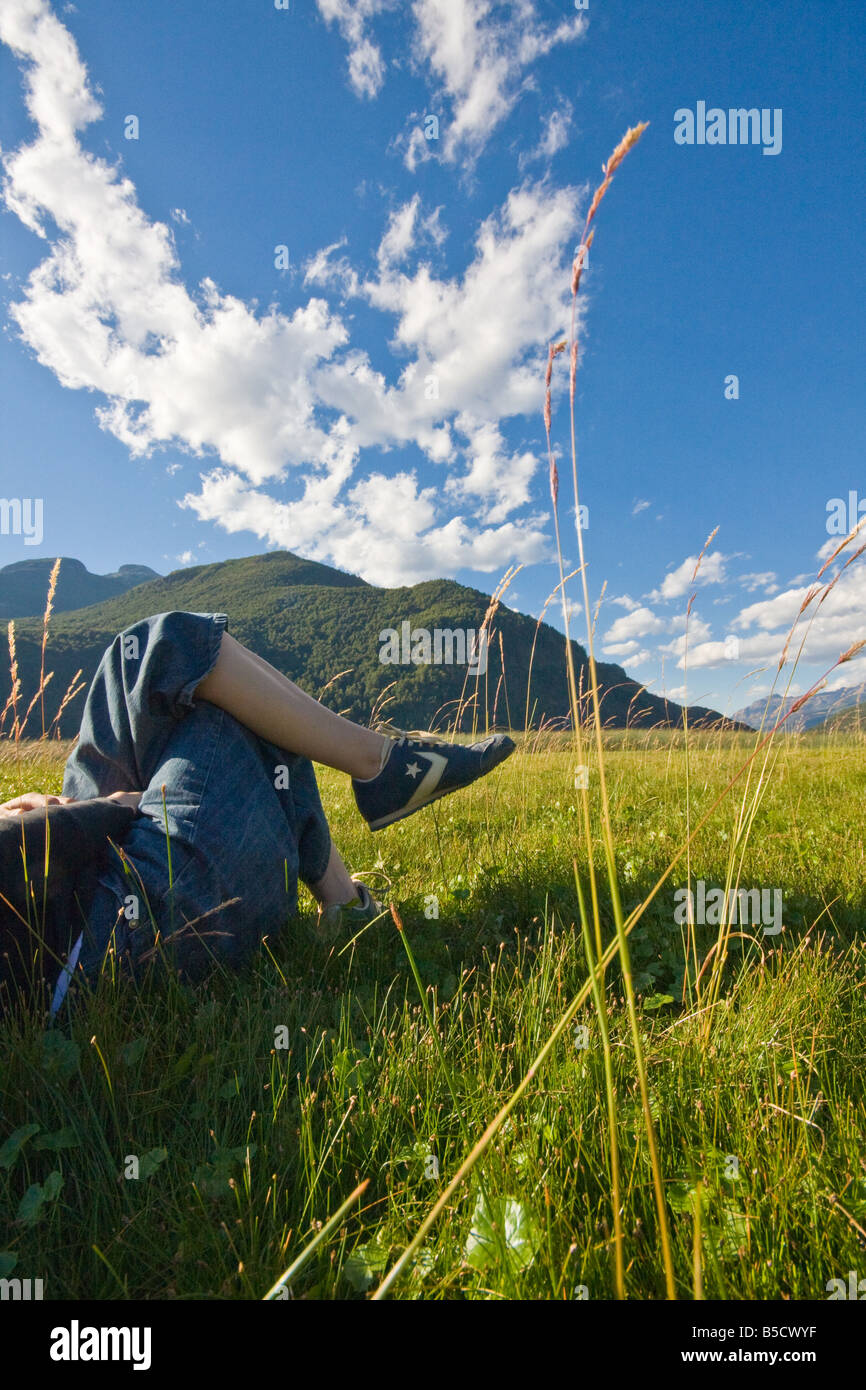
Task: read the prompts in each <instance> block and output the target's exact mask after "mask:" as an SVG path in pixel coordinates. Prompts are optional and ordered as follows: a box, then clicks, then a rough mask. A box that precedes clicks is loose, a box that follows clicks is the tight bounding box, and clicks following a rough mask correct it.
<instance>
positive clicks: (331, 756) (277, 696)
mask: <svg viewBox="0 0 866 1390" xmlns="http://www.w3.org/2000/svg"><path fill="white" fill-rule="evenodd" d="M195 693H196V696H197V697H198V698H200V699H202V700H209V701H210V703H211V704H212V705H218V706H219V708H220V709H224V710H225V711H226V712H227V713H228V714H231V715H233V716H234V718H235V719H237V720H238V722H239V723H241V724H244V725H246V727H247V728H248V729H251V730H252V732H253V733H254V734H258V736H259V738H263V739H266V740H267V741H268V743H275V744H276V745H277V747H278V748H285V749H286V751H287V752H289V753H298V754H299V755H300V756H301V757H304V758H310V759H312V760H313V761H315V762H318V763H324V765H325V766H326V767H333V768H336V769H337V771H338V772H347V773H348V774H349V776H350V777H358V778H361V779H366V778H370V777H375V776H376V774H377V773H378V772H379V770H380V768H381V766H382V759H383V757H384V754H385V751H386V749H387V748H388V746H389V745H390V743H391V740H390V739H388V738H385V737H384V735H382V734H377V733H375V732H374V731H373V730H372V729H364V728H362V726H361V725H360V724H353V723H352V722H351V720H349V719H343V718H342V717H341V716H340V715H339V714H334V712H333V710H329V709H326V708H325V706H324V705H321V704H319V701H318V700H314V699H313V697H312V696H311V695H307V694H306V693H305V692H304V691H303V690H301V688H300V687H299V686H297V685H295V683H294V681H290V680H289V679H288V677H287V676H283V675H280V672H279V671H277V670H275V669H274V667H273V666H271V665H270V664H269V663H268V662H267V661H263V660H262V658H261V657H259V656H256V655H255V654H254V653H253V652H251V651H249V650H248V649H247V648H246V647H244V646H242V644H241V643H240V642H236V641H235V639H234V637H232V636H231V635H230V633H228V632H224V633H223V636H222V641H221V643H220V652H219V656H218V657H217V660H216V665H215V666H214V668H213V670H212V671H211V672H210V674H209V675H207V676H205V678H204V680H203V681H201V683H200V684H199V685H198V687H197V689H196V692H195ZM341 862H342V861H341Z"/></svg>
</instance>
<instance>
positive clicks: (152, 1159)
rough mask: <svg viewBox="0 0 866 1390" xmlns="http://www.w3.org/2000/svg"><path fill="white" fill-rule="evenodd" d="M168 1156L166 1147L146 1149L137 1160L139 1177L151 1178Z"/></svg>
mask: <svg viewBox="0 0 866 1390" xmlns="http://www.w3.org/2000/svg"><path fill="white" fill-rule="evenodd" d="M167 1158H168V1149H148V1151H147V1153H145V1154H142V1155H141V1158H140V1159H139V1162H138V1176H139V1178H151V1177H153V1174H154V1173H155V1172H156V1170H157V1168H158V1167H159V1165H160V1164H161V1163H165V1160H166V1159H167Z"/></svg>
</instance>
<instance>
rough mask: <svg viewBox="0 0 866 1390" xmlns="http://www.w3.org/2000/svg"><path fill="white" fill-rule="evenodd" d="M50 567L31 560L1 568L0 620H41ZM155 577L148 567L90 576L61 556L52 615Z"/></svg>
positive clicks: (51, 562)
mask: <svg viewBox="0 0 866 1390" xmlns="http://www.w3.org/2000/svg"><path fill="white" fill-rule="evenodd" d="M54 564H55V560H51V559H41V558H39V559H35V558H34V559H32V560H17V561H16V562H15V563H14V564H12V565H4V566H3V568H2V569H0V618H2V619H9V618H26V617H41V616H42V614H43V613H44V612H45V600H46V597H47V595H48V577H49V575H50V574H51V570H52V568H53V566H54ZM159 577H160V576H159V575H158V574H157V572H156V570H152V569H151V568H150V566H149V565H121V566H120V569H119V570H117V571H116V573H115V574H91V572H90V570H89V569H87V567H86V565H83V564H82V563H81V561H80V560H73V559H71V558H70V557H69V556H68V555H64V556H62V557H61V560H60V573H59V575H58V576H57V590H56V593H55V595H54V612H55V613H67V612H71V611H73V610H74V609H76V608H86V607H88V606H89V605H90V604H93V603H101V602H102V601H103V600H104V599H107V598H114V597H115V596H116V595H117V594H123V593H126V592H127V590H128V589H132V588H134V587H135V586H136V585H137V584H146V583H148V581H149V580H151V579H159Z"/></svg>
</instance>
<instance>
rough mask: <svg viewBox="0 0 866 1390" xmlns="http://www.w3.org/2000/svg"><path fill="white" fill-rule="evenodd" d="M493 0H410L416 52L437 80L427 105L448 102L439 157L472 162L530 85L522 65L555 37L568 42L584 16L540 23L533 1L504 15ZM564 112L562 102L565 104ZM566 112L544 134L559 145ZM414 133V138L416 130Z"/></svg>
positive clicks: (412, 148)
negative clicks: (429, 102)
mask: <svg viewBox="0 0 866 1390" xmlns="http://www.w3.org/2000/svg"><path fill="white" fill-rule="evenodd" d="M503 9H504V7H503V6H501V5H494V4H492V3H491V0H414V3H413V5H412V13H413V16H414V19H415V24H416V33H415V38H414V49H413V51H414V55H415V58H416V61H417V62H418V63H419V65H423V66H425V67H427V68H428V69H429V71H430V73H431V74H432V76H433V78H434V81H435V83H436V87H435V89H434V96H433V104H434V106H435V105H436V104H437V103H438V104H440V105H442V106H445V105H446V104H447V105H448V106H450V109H451V115H450V118H446V119H444V120H443V136H442V139H441V147H442V148H441V153H442V158H443V159H444V160H445V161H446V162H447V163H455V162H457V161H458V160H465V161H466V162H468V163H470V164H471V163H472V162H473V161H474V160H475V159H476V158H477V157H478V156H479V155H480V154H481V152H482V151H483V149H484V147H485V145H486V144H487V142H488V140H489V139H490V137H491V135H492V134H493V132H494V131H495V130H496V128H497V127H498V126H499V125H501V124H502V122H503V121H504V120H505V119H506V117H507V116H508V115H509V113H510V112H511V111H512V109H513V108H514V106H515V104H516V102H517V100H518V98H519V97H520V95H521V92H522V91H523V90H524V89H525V87H526V86H527V85H528V82H529V79H527V78H526V76H525V74H526V70H527V69H528V68H530V67H531V66H532V64H533V63H535V62H536V61H537V60H538V59H539V58H540V57H543V56H544V55H545V54H547V53H549V52H550V51H551V49H552V48H554V47H556V46H558V45H559V44H565V43H572V42H573V41H574V40H575V39H577V38H578V37H579V36H580V35H581V34H582V33H583V32H584V30H585V28H586V20H585V17H584V16H582V15H578V16H572V17H569V18H568V19H563V20H560V22H559V23H557V24H554V25H548V26H545V25H543V24H542V22H541V21H540V19H539V16H538V14H537V11H536V7H535V4H534V3H533V0H517V3H515V4H513V5H511V6H510V12H509V13H508V14H504V13H503ZM563 111H564V108H563ZM563 122H564V115H563V114H560V115H559V117H556V118H555V119H554V124H553V126H552V127H551V125H550V124H548V127H547V130H546V132H545V137H544V138H545V139H546V140H547V141H548V143H550V144H556V146H557V148H561V144H559V143H558V142H560V141H561V140H562V138H563ZM419 135H420V140H419V139H418V136H419ZM425 143H427V142H425V141H424V137H423V134H420V131H419V129H418V128H417V127H415V129H414V130H413V132H412V135H411V136H410V138H409V147H408V150H407V154H406V162H407V164H408V165H409V167H410V168H413V167H414V166H415V164H416V163H417V162H418V159H419V157H425V155H429V153H430V152H429V149H428V150H427V151H424V152H423V153H422V146H423V144H425Z"/></svg>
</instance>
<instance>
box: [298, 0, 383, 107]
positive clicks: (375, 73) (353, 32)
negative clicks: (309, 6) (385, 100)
mask: <svg viewBox="0 0 866 1390" xmlns="http://www.w3.org/2000/svg"><path fill="white" fill-rule="evenodd" d="M316 4H317V5H318V7H319V13H320V14H321V16H322V18H323V19H324V20H325V21H326V23H327V24H329V25H330V24H337V25H338V27H339V30H340V33H341V35H342V36H343V38H344V40H345V42H346V43H347V45H348V48H349V83H350V85H351V87H352V90H353V91H354V93H355V95H356V96H359V97H370V98H372V97H376V96H378V95H379V92H380V91H381V90H382V85H383V83H384V81H385V60H384V58H383V57H382V51H381V49H380V48H379V47H378V46H377V45H376V44H375V43H373V41H372V39H371V38H370V37H369V36H368V34H367V32H366V29H367V24H368V22H369V20H371V19H372V18H373V17H374V16H375V15H377V14H380V13H381V12H382V11H383V10H387V9H390V8H392V7H393V0H390V3H389V0H316Z"/></svg>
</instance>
